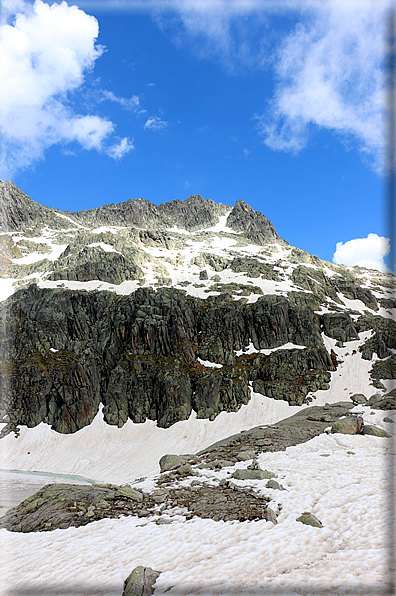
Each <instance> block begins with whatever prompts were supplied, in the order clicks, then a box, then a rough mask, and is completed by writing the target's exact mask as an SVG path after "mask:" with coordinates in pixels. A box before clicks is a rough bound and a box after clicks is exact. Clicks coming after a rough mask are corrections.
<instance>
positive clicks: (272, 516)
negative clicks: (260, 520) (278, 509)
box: [264, 507, 278, 524]
mask: <svg viewBox="0 0 396 596" xmlns="http://www.w3.org/2000/svg"><path fill="white" fill-rule="evenodd" d="M264 517H265V519H266V521H270V522H272V523H273V524H277V523H278V520H277V519H276V513H275V511H274V510H273V509H271V508H270V507H267V508H266V510H265V513H264Z"/></svg>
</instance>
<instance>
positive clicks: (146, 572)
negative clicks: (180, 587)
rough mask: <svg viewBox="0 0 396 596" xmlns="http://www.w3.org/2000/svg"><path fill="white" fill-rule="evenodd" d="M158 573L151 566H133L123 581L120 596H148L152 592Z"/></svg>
mask: <svg viewBox="0 0 396 596" xmlns="http://www.w3.org/2000/svg"><path fill="white" fill-rule="evenodd" d="M159 575H160V572H159V571H155V570H154V569H151V567H143V566H142V565H140V566H139V567H135V569H134V570H133V571H132V572H131V573H130V575H128V577H127V578H126V580H125V582H124V591H123V593H122V596H150V595H151V594H154V584H155V582H156V581H157V579H158V577H159Z"/></svg>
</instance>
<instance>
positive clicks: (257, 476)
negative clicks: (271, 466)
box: [232, 470, 276, 480]
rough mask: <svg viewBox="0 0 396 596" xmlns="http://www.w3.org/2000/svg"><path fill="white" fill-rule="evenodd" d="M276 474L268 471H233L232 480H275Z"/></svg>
mask: <svg viewBox="0 0 396 596" xmlns="http://www.w3.org/2000/svg"><path fill="white" fill-rule="evenodd" d="M275 476H276V474H274V473H273V472H269V471H268V470H235V472H234V473H233V475H232V478H235V480H266V479H267V478H275Z"/></svg>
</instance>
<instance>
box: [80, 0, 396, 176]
mask: <svg viewBox="0 0 396 596" xmlns="http://www.w3.org/2000/svg"><path fill="white" fill-rule="evenodd" d="M84 4H85V5H87V6H88V5H91V6H92V7H94V6H95V7H97V9H98V10H99V4H100V5H101V7H102V9H103V10H130V11H146V12H150V11H151V12H153V11H156V12H155V15H156V16H155V18H156V20H157V23H158V25H159V26H160V27H161V28H162V29H164V30H167V31H171V32H172V34H173V36H174V39H175V41H176V42H177V43H178V44H180V43H184V44H185V43H191V41H192V43H193V47H194V50H195V51H196V52H197V53H198V54H199V55H200V56H201V57H204V58H208V57H209V58H213V57H215V58H217V59H220V61H221V62H222V64H223V66H225V68H226V69H227V70H228V71H229V72H233V71H235V70H237V69H238V66H241V65H242V66H243V67H245V66H246V65H247V66H250V67H252V66H254V67H259V68H261V67H266V68H267V67H268V66H269V65H271V66H272V67H273V69H274V74H275V82H276V86H275V92H274V94H273V97H272V100H270V101H269V103H268V106H267V109H266V111H265V113H261V114H259V115H258V116H256V118H257V128H258V131H259V133H260V134H261V136H262V138H263V142H264V143H265V144H266V145H267V146H268V147H269V148H271V149H273V150H276V151H289V152H293V153H298V152H299V151H301V150H302V149H304V147H306V146H307V144H308V140H309V135H310V132H312V131H313V130H314V129H315V128H321V129H326V130H328V131H332V132H334V133H335V134H337V135H339V137H340V139H341V140H342V142H343V143H347V144H348V146H350V143H351V141H353V142H354V144H356V143H357V146H358V149H359V150H360V151H361V156H362V158H363V160H364V161H366V162H368V163H369V164H370V165H371V166H372V167H374V168H375V169H377V170H378V169H379V168H380V167H381V164H382V155H383V127H384V126H383V117H384V105H383V101H384V100H383V84H384V76H383V72H382V70H381V68H382V64H381V62H382V59H383V50H384V47H383V40H384V32H385V19H386V10H387V9H388V8H389V6H390V4H391V1H390V0H276V1H275V0H116V1H115V0H101V2H100V3H98V2H95V1H94V0H92V1H91V2H89V0H88V4H87V2H85V3H84ZM279 15H280V16H282V17H286V18H288V17H291V18H292V19H294V20H296V19H297V20H298V25H297V26H296V27H295V28H294V29H293V30H292V31H291V33H290V34H286V33H284V35H286V37H284V38H283V39H282V38H281V37H279V35H280V33H279V29H278V28H275V29H274V27H273V26H272V21H271V18H272V17H274V16H276V17H277V16H279ZM175 17H176V18H175ZM284 22H287V20H286V19H285V20H284ZM289 22H292V21H289ZM180 25H181V27H180ZM286 26H288V25H286ZM276 45H277V49H276V50H275V51H274V46H276Z"/></svg>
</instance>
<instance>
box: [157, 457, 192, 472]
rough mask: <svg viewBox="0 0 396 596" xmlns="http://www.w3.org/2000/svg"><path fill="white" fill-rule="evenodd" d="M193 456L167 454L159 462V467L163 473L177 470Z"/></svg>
mask: <svg viewBox="0 0 396 596" xmlns="http://www.w3.org/2000/svg"><path fill="white" fill-rule="evenodd" d="M190 457H191V455H171V454H168V453H167V454H166V455H163V456H162V457H161V459H160V460H159V466H160V470H161V472H168V471H169V470H175V469H176V468H178V467H179V466H181V465H183V464H184V463H185V462H186V461H188V460H189V459H190Z"/></svg>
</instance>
